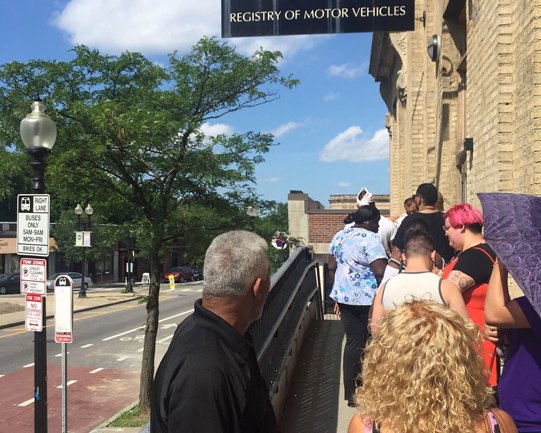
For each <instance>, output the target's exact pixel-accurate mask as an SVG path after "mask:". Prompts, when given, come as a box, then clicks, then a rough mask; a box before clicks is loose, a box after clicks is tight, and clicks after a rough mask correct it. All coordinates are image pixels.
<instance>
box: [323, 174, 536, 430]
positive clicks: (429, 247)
mask: <svg viewBox="0 0 541 433" xmlns="http://www.w3.org/2000/svg"><path fill="white" fill-rule="evenodd" d="M361 192H364V196H365V197H366V196H367V194H369V193H368V192H367V191H366V189H365V188H363V189H362V190H361ZM480 196H481V195H480ZM507 196H509V195H505V194H503V195H498V194H485V197H481V199H482V202H483V204H485V203H487V207H488V208H489V209H490V211H488V213H489V214H492V220H493V221H495V222H494V223H492V224H491V227H490V230H485V234H487V233H486V232H487V231H488V232H490V237H489V238H487V239H485V236H484V231H483V226H484V216H483V213H482V212H481V211H480V210H479V209H477V208H475V207H474V206H472V205H471V204H468V203H459V204H456V205H454V206H452V207H451V208H450V209H448V210H447V211H446V212H445V211H444V210H443V197H442V195H441V193H440V192H439V191H438V190H437V188H436V187H435V186H434V185H432V184H429V183H424V184H421V185H419V187H418V188H417V191H416V192H415V194H414V195H413V197H408V198H407V199H406V200H405V201H404V209H405V213H404V214H403V215H400V217H398V218H396V219H394V223H395V231H394V233H392V234H391V236H390V237H389V239H390V243H389V244H388V245H384V250H385V251H386V252H387V266H386V267H385V268H384V269H383V277H380V275H381V273H382V269H381V265H380V264H378V266H377V269H378V273H377V274H376V273H375V272H373V269H372V260H374V261H375V260H377V261H378V263H381V249H379V248H377V246H375V245H374V244H373V239H374V238H373V236H372V237H371V238H368V236H367V235H366V234H365V233H364V231H365V230H366V227H365V230H364V231H363V230H359V228H361V227H360V226H358V225H353V226H351V225H348V223H350V222H351V221H356V220H358V219H359V218H360V215H361V214H364V213H365V212H366V211H367V209H368V208H375V203H373V202H368V203H367V202H365V203H361V206H359V207H358V209H357V210H356V211H355V212H353V213H351V214H350V215H348V217H347V218H346V219H345V220H344V222H345V223H346V228H344V229H343V230H340V231H339V232H338V233H337V234H336V235H335V236H334V238H333V240H332V241H331V244H330V249H329V254H330V255H331V256H332V258H331V259H330V261H329V276H330V278H329V279H330V285H331V291H330V296H331V298H332V299H334V300H335V301H336V308H335V310H336V313H337V314H339V315H340V317H341V320H342V321H343V322H344V331H345V336H346V346H345V349H344V369H343V375H344V376H343V381H344V390H345V395H344V398H345V400H347V402H348V405H350V406H355V407H357V409H358V413H357V414H356V415H355V416H354V417H353V419H352V421H351V424H350V428H349V433H357V432H371V431H374V432H376V431H381V432H383V433H387V432H388V433H399V432H403V433H406V432H424V431H426V432H429V431H430V432H438V433H439V432H448V431H449V432H450V431H471V432H482V431H487V432H488V431H499V432H511V431H517V430H515V424H516V427H517V428H518V431H519V432H520V433H541V318H540V316H539V309H538V310H536V309H535V308H534V306H533V305H532V303H531V301H530V299H529V298H528V297H527V296H523V297H520V298H517V299H511V298H510V295H509V291H508V285H507V269H506V267H505V263H503V260H504V257H498V253H497V249H498V248H500V249H501V251H502V255H503V254H504V253H505V254H507V257H505V260H507V261H508V263H509V264H512V265H514V266H516V265H515V263H517V261H518V262H520V263H522V267H521V268H520V269H519V270H517V271H516V273H517V274H518V273H522V275H526V277H525V278H523V279H521V280H520V281H518V280H517V283H520V282H524V281H527V282H528V283H529V282H530V281H533V282H534V283H535V284H533V285H535V288H534V289H532V290H530V289H528V291H529V293H534V295H532V296H534V297H535V296H537V298H536V299H539V297H541V293H540V292H539V291H540V290H541V256H540V255H539V253H538V251H539V249H540V248H541V239H540V238H541V198H538V197H533V196H529V197H528V200H529V204H528V206H529V207H528V206H525V205H523V203H521V206H520V213H517V218H516V219H515V220H513V219H510V218H508V217H502V216H501V215H499V212H501V208H502V207H503V208H505V207H504V203H501V204H500V205H499V206H497V205H493V204H492V203H490V200H492V201H493V202H495V201H498V200H505V199H507V200H508V197H507ZM511 196H513V195H511ZM517 196H518V195H517ZM511 212H512V211H511V210H508V213H511ZM496 213H498V216H496V215H495V214H496ZM487 216H488V215H487ZM528 216H529V217H530V219H528ZM521 218H522V220H523V219H525V218H526V219H527V221H529V222H530V223H529V224H525V223H524V221H522V220H521ZM391 220H392V219H391ZM498 221H503V222H498ZM524 224H525V225H526V226H527V230H528V231H527V234H526V235H525V236H523V237H521V239H520V241H521V242H519V241H517V239H518V238H519V237H520V235H519V234H517V233H520V231H521V230H523V229H524V227H523V225H524ZM377 226H378V221H377V220H376V221H370V230H371V231H372V233H374V232H377ZM506 238H510V239H506ZM352 239H355V242H353V241H351V240H352ZM368 239H371V240H372V243H371V244H370V246H369V244H368ZM385 239H386V238H383V237H380V240H381V241H382V242H386V240H385ZM510 241H513V242H514V244H513V245H518V247H516V248H515V250H514V254H508V251H509V250H510V248H511V247H510V246H509V242H510ZM536 242H537V243H536ZM502 245H503V246H502ZM385 247H387V248H385ZM531 251H535V253H534V254H532V253H531ZM521 254H522V255H525V254H529V256H527V259H525V260H522V261H521V257H520V256H521ZM360 264H362V266H363V267H362V272H361V271H359V265H360ZM524 268H526V269H524ZM511 273H512V275H513V277H515V274H513V270H511ZM360 283H362V287H363V292H362V304H361V301H360V300H361V297H359V296H358V292H359V287H360ZM525 285H526V284H525V283H524V284H523V286H525ZM520 288H523V287H522V286H521V287H520ZM535 290H537V291H535ZM368 304H370V309H369V313H368V314H369V319H368V321H369V326H368V328H369V335H368V338H364V339H363V340H362V341H361V340H359V339H358V338H356V335H358V334H359V333H360V332H361V331H360V330H359V329H358V328H352V327H351V322H350V320H349V319H347V318H346V319H344V317H343V311H344V310H345V309H346V308H348V309H349V308H352V306H358V305H363V307H362V308H363V309H364V310H365V309H366V305H368ZM356 308H359V307H356ZM357 325H358V326H361V324H360V323H359V324H357ZM363 326H364V325H363ZM359 342H362V343H364V345H363V346H360V345H359ZM505 343H507V344H505ZM504 348H507V349H504ZM353 353H355V354H357V355H358V356H357V365H356V367H355V368H354V369H352V367H351V365H350V363H351V362H352V361H351V360H352V359H353V358H354V357H353V355H352V354H353ZM346 359H347V361H346ZM346 364H347V368H346ZM502 364H503V369H502ZM355 369H356V371H357V374H356V375H355V374H353V372H352V371H353V370H355ZM352 389H354V390H355V391H354V392H353V394H352V393H351V390H352ZM498 406H499V407H500V408H501V409H497V407H498ZM502 409H503V410H502ZM498 424H500V425H499V427H498V428H497V429H494V428H493V427H494V426H496V425H498ZM490 426H491V429H485V427H487V428H488V427H490Z"/></svg>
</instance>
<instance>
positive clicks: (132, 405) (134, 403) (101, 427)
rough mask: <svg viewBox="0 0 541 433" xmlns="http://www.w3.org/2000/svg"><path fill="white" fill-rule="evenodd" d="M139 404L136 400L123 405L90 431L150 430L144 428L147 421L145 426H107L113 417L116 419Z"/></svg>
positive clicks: (139, 432)
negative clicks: (125, 405)
mask: <svg viewBox="0 0 541 433" xmlns="http://www.w3.org/2000/svg"><path fill="white" fill-rule="evenodd" d="M138 404H139V400H136V401H135V402H133V403H132V404H130V405H129V406H127V407H125V408H124V409H122V410H121V411H119V412H117V413H116V414H114V415H113V416H112V417H111V418H109V419H108V420H106V421H104V422H102V423H101V424H100V425H99V426H98V427H96V428H95V429H93V430H91V431H90V433H108V432H110V433H113V432H116V433H120V432H126V433H145V431H147V432H148V431H150V430H144V429H145V427H146V425H148V421H147V423H146V424H145V426H143V427H107V426H108V425H109V424H111V423H112V422H113V421H114V420H115V419H117V418H118V417H119V416H120V415H121V414H123V413H124V412H127V411H129V410H131V409H133V408H134V407H135V406H137V405H138Z"/></svg>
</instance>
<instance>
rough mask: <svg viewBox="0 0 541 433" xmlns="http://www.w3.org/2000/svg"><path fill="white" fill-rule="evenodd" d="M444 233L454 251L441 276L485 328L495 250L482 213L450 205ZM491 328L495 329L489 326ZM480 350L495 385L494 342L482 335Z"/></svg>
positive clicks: (482, 331)
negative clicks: (485, 234) (486, 237)
mask: <svg viewBox="0 0 541 433" xmlns="http://www.w3.org/2000/svg"><path fill="white" fill-rule="evenodd" d="M444 221H445V226H444V230H445V234H446V235H447V238H448V239H449V244H450V245H451V247H453V248H454V249H455V250H456V251H458V254H457V255H456V256H455V258H454V259H453V260H451V262H450V263H449V264H448V265H447V266H446V267H445V269H444V270H443V275H442V278H445V279H447V280H449V281H451V282H452V283H454V284H455V285H456V286H457V287H458V288H459V289H460V291H461V292H462V297H463V298H464V303H465V304H466V310H467V311H468V314H469V316H470V318H471V320H472V321H473V322H474V323H475V324H476V325H477V326H478V327H479V330H480V331H481V333H484V332H485V297H486V293H487V287H488V282H489V280H490V275H491V273H492V267H493V265H494V262H495V260H496V254H495V253H494V251H493V250H492V248H490V247H489V246H488V244H487V243H485V240H484V238H483V214H482V213H481V211H479V210H478V209H476V208H474V207H473V206H472V205H471V204H468V203H459V204H456V205H454V206H453V207H452V208H451V209H449V210H448V211H447V213H446V214H445V220H444ZM492 331H496V330H495V329H492ZM482 354H483V358H484V359H485V366H486V367H487V369H488V370H489V372H490V376H489V377H488V383H489V385H491V386H496V382H497V372H496V370H497V365H496V364H497V363H496V346H495V345H494V343H492V342H491V341H489V340H487V339H484V340H483V345H482Z"/></svg>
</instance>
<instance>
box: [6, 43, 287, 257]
mask: <svg viewBox="0 0 541 433" xmlns="http://www.w3.org/2000/svg"><path fill="white" fill-rule="evenodd" d="M73 55H74V58H73V59H72V60H70V61H64V62H60V61H45V60H31V61H29V62H27V63H17V62H13V63H9V64H5V65H2V66H1V67H0V148H3V149H5V150H4V151H3V152H0V168H2V167H4V168H5V170H2V173H1V174H0V180H4V181H5V183H6V184H7V185H9V184H10V181H9V180H10V179H13V178H15V177H17V176H22V177H23V178H24V177H25V176H24V174H25V172H26V173H27V172H28V168H27V164H28V161H27V159H26V157H24V155H23V154H24V150H23V146H22V144H21V141H20V138H19V122H20V120H21V119H22V118H23V117H24V116H25V115H26V114H27V113H28V112H29V109H30V103H31V100H32V99H33V98H34V97H35V96H36V95H39V96H40V97H41V99H42V100H43V101H44V103H45V104H46V107H47V113H48V114H49V116H50V117H51V118H52V119H53V120H54V121H55V122H56V124H57V127H58V138H57V142H56V144H55V147H54V148H53V150H52V152H51V155H50V157H49V167H48V170H47V175H46V183H47V189H48V192H49V193H50V194H51V195H52V196H53V197H54V198H53V199H54V200H55V203H58V205H60V206H65V207H68V206H69V208H70V210H69V211H70V212H71V208H72V207H73V206H74V204H76V203H77V201H78V200H79V199H80V197H84V198H85V199H86V200H88V201H92V203H93V205H94V204H95V207H96V209H100V207H101V208H102V209H101V212H103V213H106V214H107V215H108V217H109V218H112V219H114V220H116V221H117V222H125V223H135V222H137V223H140V224H145V225H148V226H149V227H150V228H151V229H150V230H151V232H152V233H153V234H155V235H156V236H158V235H159V236H161V237H162V239H154V240H153V242H150V243H149V245H161V247H160V248H163V247H164V246H166V245H167V243H168V242H169V240H171V239H175V237H177V238H178V237H182V236H184V235H185V231H184V230H183V229H182V228H180V227H179V226H178V225H175V224H170V220H171V218H173V215H175V214H176V213H177V211H178V209H180V208H181V207H183V206H188V205H189V206H208V205H209V198H211V197H212V201H214V202H216V203H217V202H220V201H224V202H228V201H229V202H231V203H239V202H242V201H245V200H247V198H248V197H252V195H253V190H252V185H253V184H254V181H255V179H254V176H255V174H254V172H255V166H256V164H259V163H261V162H262V161H263V156H264V154H265V153H266V152H268V151H269V149H270V146H272V144H273V138H272V136H270V135H266V134H260V133H256V132H248V133H244V134H234V135H231V136H225V135H221V136H218V137H205V136H204V135H203V133H202V132H201V131H202V130H201V127H202V125H203V124H204V123H205V122H208V121H212V120H216V119H218V118H221V117H223V116H226V115H227V114H229V113H233V112H236V111H239V110H243V109H247V108H250V107H254V106H257V105H261V104H265V103H267V102H270V101H272V100H273V99H275V98H277V97H278V92H279V90H280V88H282V87H285V88H291V87H293V86H294V85H296V84H297V82H296V81H295V80H293V79H291V78H290V77H282V76H280V74H279V71H278V67H277V63H278V62H279V60H280V59H281V54H280V53H279V52H271V51H264V50H259V51H258V52H256V53H255V54H254V55H253V56H250V57H246V56H243V55H241V54H239V53H237V52H236V51H235V49H234V48H233V47H231V46H229V45H228V44H226V43H222V42H219V41H218V40H217V39H215V38H203V39H201V40H200V41H199V42H198V43H197V44H196V45H195V46H194V47H193V49H192V51H191V52H190V53H189V54H187V55H185V56H178V55H177V54H176V53H174V54H171V55H170V56H169V64H168V65H167V66H165V67H164V66H160V65H157V64H155V63H153V62H151V61H150V60H148V59H146V58H145V57H144V56H142V55H141V54H139V53H131V52H125V53H123V54H121V55H116V56H111V55H103V54H101V53H100V52H99V51H97V50H93V49H90V48H88V47H85V46H82V45H79V46H75V47H74V48H73ZM8 168H9V169H8ZM13 192H14V191H13V189H11V188H8V187H5V186H0V197H2V196H4V197H5V196H7V195H9V194H11V193H13ZM100 204H103V205H100ZM53 212H57V213H61V212H62V209H57V210H56V211H53Z"/></svg>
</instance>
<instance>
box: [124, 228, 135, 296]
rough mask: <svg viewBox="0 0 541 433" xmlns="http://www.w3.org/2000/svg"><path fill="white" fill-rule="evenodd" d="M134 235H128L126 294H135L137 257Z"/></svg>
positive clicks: (130, 233)
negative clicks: (135, 260) (134, 278)
mask: <svg viewBox="0 0 541 433" xmlns="http://www.w3.org/2000/svg"><path fill="white" fill-rule="evenodd" d="M133 244H134V242H133V233H132V231H131V230H130V232H129V234H128V245H127V246H128V253H127V256H126V293H133V282H132V279H133V258H134V255H135V251H134V245H133Z"/></svg>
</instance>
